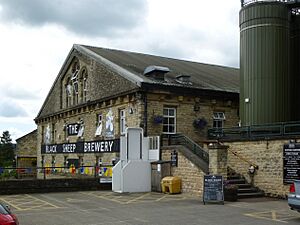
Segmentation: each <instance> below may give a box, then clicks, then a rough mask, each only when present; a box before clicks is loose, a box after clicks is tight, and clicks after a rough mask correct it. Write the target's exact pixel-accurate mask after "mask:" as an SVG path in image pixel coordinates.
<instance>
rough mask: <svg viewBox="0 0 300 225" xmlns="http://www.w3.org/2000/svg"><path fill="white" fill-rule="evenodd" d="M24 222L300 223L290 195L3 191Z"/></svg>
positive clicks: (124, 224) (118, 224)
mask: <svg viewBox="0 0 300 225" xmlns="http://www.w3.org/2000/svg"><path fill="white" fill-rule="evenodd" d="M0 201H2V202H4V203H6V204H8V205H10V207H11V209H12V211H13V212H14V213H15V214H16V215H17V217H18V219H19V221H20V225H150V224H151V225H152V224H153V225H169V224H170V225H171V224H172V225H194V224H195V225H196V224H197V225H198V224H201V225H232V224H234V225H238V224H243V225H252V224H253V225H254V224H255V225H271V224H272V225H277V224H278V225H279V224H290V225H296V224H297V225H299V224H300V213H298V212H295V211H292V210H290V209H289V207H288V205H287V201H286V200H278V199H270V198H259V199H245V200H239V201H238V202H225V204H224V205H223V204H211V203H209V204H205V205H204V204H203V202H202V199H199V198H197V197H191V196H188V195H184V194H177V195H169V194H162V193H153V192H152V193H134V194H126V193H125V194H118V193H113V192H111V191H86V192H63V193H48V194H22V195H2V196H0Z"/></svg>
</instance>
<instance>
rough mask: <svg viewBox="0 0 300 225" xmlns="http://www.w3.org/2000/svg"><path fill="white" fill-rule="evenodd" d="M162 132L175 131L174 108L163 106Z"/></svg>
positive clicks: (169, 132) (171, 132) (170, 132)
mask: <svg viewBox="0 0 300 225" xmlns="http://www.w3.org/2000/svg"><path fill="white" fill-rule="evenodd" d="M163 117H164V119H163V133H165V134H175V133H176V108H164V112H163Z"/></svg>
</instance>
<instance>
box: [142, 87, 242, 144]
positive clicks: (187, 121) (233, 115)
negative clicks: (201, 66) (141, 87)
mask: <svg viewBox="0 0 300 225" xmlns="http://www.w3.org/2000/svg"><path fill="white" fill-rule="evenodd" d="M147 98H148V135H157V134H160V133H161V132H162V130H163V128H162V124H154V123H153V118H154V116H155V115H163V108H164V107H174V108H176V132H177V133H183V134H185V135H186V136H188V137H189V138H191V139H192V140H194V141H196V142H198V143H201V142H202V141H204V140H206V135H207V129H209V128H212V126H213V112H224V113H225V117H226V120H225V122H224V126H225V127H233V126H236V125H237V123H238V121H239V119H238V115H237V110H238V105H237V103H231V104H230V105H228V100H226V99H222V98H220V99H212V98H211V97H202V98H199V97H198V96H197V97H196V96H181V95H179V94H174V93H149V94H148V95H147ZM213 100H215V101H213ZM195 104H198V105H199V107H200V109H199V110H198V111H195V110H194V106H195ZM197 118H205V119H206V121H207V126H206V127H205V128H204V129H202V130H199V129H196V128H194V127H193V122H194V120H195V119H197Z"/></svg>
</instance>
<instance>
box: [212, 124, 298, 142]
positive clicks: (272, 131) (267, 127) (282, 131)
mask: <svg viewBox="0 0 300 225" xmlns="http://www.w3.org/2000/svg"><path fill="white" fill-rule="evenodd" d="M299 135H300V122H299V121H298V122H287V123H274V124H264V125H253V126H243V127H232V128H212V129H209V130H208V139H217V140H252V139H265V138H280V137H292V136H299Z"/></svg>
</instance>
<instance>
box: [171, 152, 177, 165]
mask: <svg viewBox="0 0 300 225" xmlns="http://www.w3.org/2000/svg"><path fill="white" fill-rule="evenodd" d="M171 166H178V153H177V152H176V151H175V150H173V151H172V152H171Z"/></svg>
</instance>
